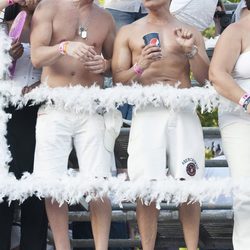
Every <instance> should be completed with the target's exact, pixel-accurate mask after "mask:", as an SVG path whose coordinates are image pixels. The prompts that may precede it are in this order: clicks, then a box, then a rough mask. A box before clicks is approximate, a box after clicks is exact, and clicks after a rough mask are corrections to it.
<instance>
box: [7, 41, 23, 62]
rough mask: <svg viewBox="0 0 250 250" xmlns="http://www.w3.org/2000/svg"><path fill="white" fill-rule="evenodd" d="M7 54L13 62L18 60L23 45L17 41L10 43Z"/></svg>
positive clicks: (21, 53)
mask: <svg viewBox="0 0 250 250" xmlns="http://www.w3.org/2000/svg"><path fill="white" fill-rule="evenodd" d="M9 54H10V56H11V57H12V59H13V60H14V61H15V60H17V59H19V58H20V57H21V56H22V55H23V45H22V44H21V43H20V42H19V41H14V42H12V44H11V48H10V51H9Z"/></svg>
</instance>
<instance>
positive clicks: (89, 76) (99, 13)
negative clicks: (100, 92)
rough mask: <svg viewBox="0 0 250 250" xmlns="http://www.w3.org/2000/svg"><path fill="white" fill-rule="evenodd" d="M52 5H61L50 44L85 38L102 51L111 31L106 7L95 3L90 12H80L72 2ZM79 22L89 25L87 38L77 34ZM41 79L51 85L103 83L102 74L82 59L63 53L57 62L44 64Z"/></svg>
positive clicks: (88, 42) (86, 41)
mask: <svg viewBox="0 0 250 250" xmlns="http://www.w3.org/2000/svg"><path fill="white" fill-rule="evenodd" d="M64 2H65V3H62V4H57V5H53V6H56V7H57V8H58V9H57V11H56V15H55V16H54V17H53V20H52V28H53V34H52V38H51V42H50V46H53V45H56V44H59V43H60V42H62V41H77V42H84V43H85V44H87V45H90V46H94V47H95V48H94V49H95V51H96V52H97V54H101V53H102V48H103V43H104V41H105V39H106V36H107V34H108V31H109V26H108V25H107V20H106V19H107V16H106V14H105V13H104V10H102V9H100V8H99V7H98V6H96V5H94V4H93V7H92V10H91V11H90V12H84V13H81V12H80V11H79V10H78V9H77V7H76V6H74V5H73V4H72V2H67V1H64ZM79 25H82V26H83V27H84V26H85V28H87V34H88V36H87V39H83V38H81V37H80V36H79V35H78V30H79ZM42 81H47V82H48V84H49V85H50V86H51V87H57V86H66V85H69V84H71V85H74V84H82V85H84V86H89V85H92V84H93V83H94V82H96V83H97V84H100V85H101V84H102V83H103V76H102V75H100V74H93V73H90V72H88V71H87V70H86V69H85V68H84V65H83V63H82V62H80V61H79V60H77V59H75V58H73V57H70V56H67V55H65V56H63V57H61V58H60V59H58V61H57V62H56V63H54V64H53V65H51V66H49V67H44V68H43V74H42Z"/></svg>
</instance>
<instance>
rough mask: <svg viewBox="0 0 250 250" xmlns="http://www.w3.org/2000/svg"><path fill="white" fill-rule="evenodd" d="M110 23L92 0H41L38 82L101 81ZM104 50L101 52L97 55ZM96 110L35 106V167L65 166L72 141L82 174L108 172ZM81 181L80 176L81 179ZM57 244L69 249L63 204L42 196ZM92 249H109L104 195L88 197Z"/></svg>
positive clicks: (36, 26)
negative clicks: (85, 111) (94, 198)
mask: <svg viewBox="0 0 250 250" xmlns="http://www.w3.org/2000/svg"><path fill="white" fill-rule="evenodd" d="M114 37H115V24H114V21H113V19H112V17H111V15H110V14H108V13H107V12H106V11H105V10H103V9H101V8H100V7H98V6H97V5H95V4H94V3H93V0H78V1H69V0H53V1H51V0H43V1H42V2H41V3H40V4H39V5H38V7H37V10H36V11H35V13H34V17H33V20H32V33H31V44H32V46H31V53H32V62H33V64H34V66H35V67H43V73H42V82H46V83H47V84H48V85H49V86H50V87H66V86H68V85H69V84H71V85H76V84H79V83H81V84H82V85H83V86H91V85H92V84H93V83H94V82H95V83H96V84H98V85H100V86H102V85H103V81H104V75H103V74H105V73H108V72H109V71H110V59H111V57H112V51H113V43H114ZM101 54H102V55H103V56H104V58H105V59H104V58H103V57H102V56H101ZM104 130H105V127H104V119H103V117H102V116H101V115H98V114H95V115H88V114H78V115H77V116H76V115H75V114H74V113H73V112H72V113H70V112H66V111H58V110H55V107H53V105H51V106H43V107H42V108H40V110H39V112H38V119H37V131H36V134H37V142H36V143H37V144H36V153H35V164H34V169H35V170H34V172H35V174H36V175H37V176H41V177H45V178H46V177H47V176H55V178H56V176H60V175H61V174H63V173H65V172H66V171H67V163H68V156H69V153H70V151H71V149H72V146H71V144H72V141H73V142H74V146H75V149H76V152H77V157H78V162H79V166H80V172H81V174H83V175H84V174H85V175H88V176H90V177H101V178H103V177H109V176H110V175H111V172H110V170H111V165H112V160H111V159H112V155H111V154H112V153H111V152H109V151H108V150H107V149H106V147H105V145H104V139H103V138H104V134H105V131H104ZM83 181H84V179H83ZM46 210H47V214H48V218H49V222H50V226H51V228H52V232H53V235H54V240H55V245H56V249H57V250H70V242H69V237H68V214H67V212H68V206H67V204H66V203H65V204H64V205H63V206H61V207H59V205H58V203H55V202H54V203H53V204H52V203H51V200H50V199H47V200H46ZM90 211H91V220H92V229H93V234H94V240H95V249H98V250H100V249H102V250H103V249H108V239H109V229H110V221H111V205H110V202H109V200H108V199H104V202H102V201H99V200H98V201H93V202H90Z"/></svg>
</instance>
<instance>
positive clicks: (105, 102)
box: [0, 81, 219, 113]
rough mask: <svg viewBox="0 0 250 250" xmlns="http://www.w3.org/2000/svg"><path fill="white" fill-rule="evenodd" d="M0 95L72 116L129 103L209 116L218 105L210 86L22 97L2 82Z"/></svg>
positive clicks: (40, 92) (56, 91)
mask: <svg viewBox="0 0 250 250" xmlns="http://www.w3.org/2000/svg"><path fill="white" fill-rule="evenodd" d="M0 93H1V94H2V95H3V96H5V97H6V100H8V101H9V102H10V103H12V104H13V105H17V106H22V105H24V104H27V102H28V101H30V100H32V102H33V104H38V103H42V102H47V103H52V101H53V105H55V106H56V107H57V108H58V109H63V110H68V111H71V112H75V113H79V112H87V113H95V112H97V111H99V110H100V109H101V110H103V109H104V110H106V111H109V110H114V109H117V107H119V106H121V105H123V104H125V103H129V104H131V105H134V108H135V109H141V108H145V107H146V106H148V105H153V106H155V107H159V106H165V107H167V108H169V109H172V110H179V109H182V108H186V107H187V106H189V107H191V108H192V109H193V110H195V109H196V108H197V107H201V109H202V111H203V112H204V111H208V112H211V111H212V110H213V109H214V108H216V107H218V105H219V98H218V95H217V94H216V92H215V90H214V88H213V87H212V86H211V85H206V87H203V88H201V87H193V88H190V89H179V88H176V87H172V86H166V85H163V84H160V83H159V84H155V85H151V86H142V85H139V84H134V85H132V86H123V85H121V84H118V85H117V86H116V87H114V88H108V89H100V87H98V86H96V85H93V86H92V87H83V86H81V85H78V86H74V87H72V86H70V87H64V88H50V87H48V86H47V85H46V84H43V85H41V87H39V88H36V89H34V90H33V91H32V92H30V93H28V94H26V95H25V96H22V95H21V88H19V87H15V82H14V81H12V82H11V81H10V82H8V81H4V82H2V83H1V84H0Z"/></svg>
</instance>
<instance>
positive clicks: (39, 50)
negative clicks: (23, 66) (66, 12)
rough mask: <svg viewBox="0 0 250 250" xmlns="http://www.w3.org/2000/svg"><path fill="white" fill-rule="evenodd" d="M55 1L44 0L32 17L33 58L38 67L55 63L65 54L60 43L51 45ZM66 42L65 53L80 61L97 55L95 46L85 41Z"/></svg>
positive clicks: (55, 9) (55, 7)
mask: <svg viewBox="0 0 250 250" xmlns="http://www.w3.org/2000/svg"><path fill="white" fill-rule="evenodd" d="M55 2H57V1H55ZM55 2H54V1H51V0H43V1H42V2H41V3H40V4H39V5H38V7H37V8H36V11H35V13H34V15H33V18H32V30H31V60H32V63H33V65H34V66H35V67H36V68H41V67H44V66H50V65H53V64H54V63H55V62H56V61H57V60H58V59H59V58H61V57H62V56H63V55H62V53H61V51H60V44H56V45H54V46H50V43H51V39H52V34H53V26H52V23H53V18H54V16H55V15H56V11H57V4H56V3H55ZM62 25H63V24H62ZM66 43H67V46H66V48H67V50H66V49H65V51H64V53H65V54H66V55H68V56H71V57H74V58H76V59H78V60H79V61H85V60H88V59H92V58H94V56H95V55H96V52H95V50H94V47H93V46H88V45H86V44H85V43H83V42H74V41H66Z"/></svg>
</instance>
